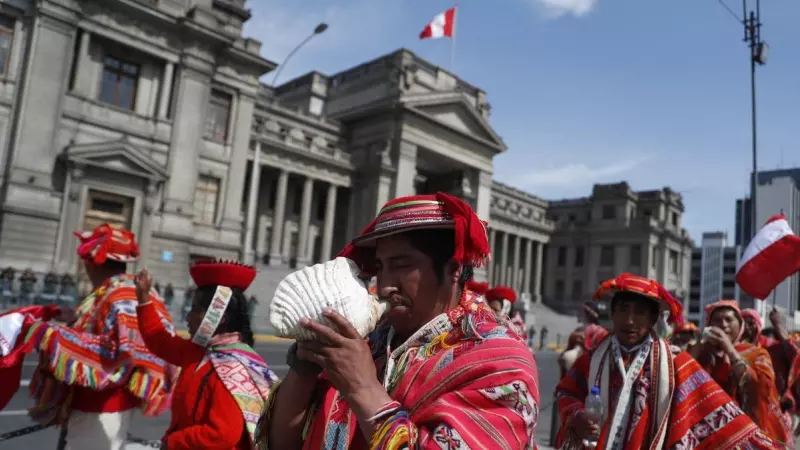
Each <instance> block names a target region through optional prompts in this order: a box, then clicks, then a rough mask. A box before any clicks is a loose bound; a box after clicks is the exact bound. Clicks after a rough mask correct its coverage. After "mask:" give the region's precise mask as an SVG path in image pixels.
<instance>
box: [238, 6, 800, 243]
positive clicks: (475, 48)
mask: <svg viewBox="0 0 800 450" xmlns="http://www.w3.org/2000/svg"><path fill="white" fill-rule="evenodd" d="M726 1H727V4H728V5H729V6H730V7H731V8H732V9H733V10H734V11H736V12H737V13H739V14H741V9H742V5H741V3H740V0H726ZM750 1H751V2H753V0H750ZM763 3H764V4H763V5H762V22H763V23H764V27H763V30H762V37H763V39H764V40H765V41H766V42H767V43H768V44H769V45H770V60H769V62H768V64H767V65H766V66H765V67H761V68H759V70H758V74H757V83H758V119H759V129H758V132H759V168H760V169H762V170H763V169H773V168H777V167H779V166H781V164H782V166H783V167H790V166H800V143H799V142H798V139H797V135H798V133H797V132H795V130H800V126H798V125H800V27H797V24H798V23H800V3H798V2H796V1H793V0H765V1H764V2H763ZM452 4H453V2H450V1H444V0H424V1H423V0H249V2H248V7H250V8H251V9H252V12H253V18H252V19H251V21H250V22H249V23H248V26H247V27H246V29H245V32H246V34H248V35H250V36H253V37H255V38H257V39H260V40H261V41H262V42H263V43H264V46H263V52H262V53H263V56H265V57H267V58H269V59H271V60H273V61H276V62H280V61H282V60H283V58H284V57H285V56H286V55H287V54H288V53H289V51H290V50H291V49H292V48H293V47H294V46H295V45H296V44H297V43H298V42H300V41H301V40H302V39H303V38H304V37H305V36H306V35H308V33H309V32H310V30H312V29H313V28H314V26H315V25H316V24H317V23H319V22H320V21H325V22H327V23H328V24H329V25H330V28H329V30H328V31H327V32H325V34H324V35H322V36H319V37H318V38H316V39H314V40H312V42H311V43H309V45H308V46H307V47H305V48H304V49H303V50H301V51H300V52H299V53H297V54H296V55H295V57H293V58H292V60H291V61H290V62H289V63H288V65H287V66H286V67H285V68H284V71H283V72H282V74H281V81H287V80H289V79H290V78H292V77H294V76H297V75H300V74H303V73H306V72H308V71H310V70H312V69H316V70H319V71H321V72H323V73H335V72H338V71H340V70H343V69H346V68H349V67H352V66H354V65H357V64H359V63H361V62H363V61H366V60H369V59H373V58H376V57H378V56H380V55H383V54H386V53H389V52H391V51H393V50H395V49H397V48H400V47H406V48H408V49H410V50H412V51H413V52H415V53H416V54H417V55H419V56H421V57H423V58H426V59H428V60H430V61H431V62H433V63H435V64H439V65H442V66H444V67H447V66H448V65H449V61H450V60H449V55H450V42H449V40H447V39H439V40H425V41H420V40H419V39H418V37H417V36H418V34H419V32H420V31H421V30H422V28H423V27H424V26H425V25H426V24H427V22H428V21H429V20H430V19H431V18H432V17H433V16H434V15H436V14H437V13H439V12H441V11H443V10H445V9H446V8H448V7H450V6H451V5H452ZM457 33H458V35H457V47H456V62H455V72H456V73H457V74H458V75H459V76H460V77H461V78H463V79H464V80H466V81H468V82H470V83H472V84H474V85H477V86H479V87H481V88H482V89H484V90H485V91H486V92H487V94H488V96H489V101H490V103H491V104H492V117H491V123H492V125H493V126H494V127H495V129H496V130H497V132H498V133H499V134H500V135H501V136H502V137H503V139H504V140H505V142H506V144H507V145H508V147H509V150H508V151H507V152H506V153H504V154H503V155H500V156H498V157H497V158H496V159H495V166H494V167H495V178H496V179H502V180H504V181H506V182H508V183H510V184H513V185H515V186H517V187H519V188H521V189H524V190H526V191H529V192H531V193H533V194H536V195H539V196H541V197H544V198H547V199H559V198H566V197H577V196H584V195H589V194H590V192H591V186H592V184H593V183H596V182H601V183H603V182H614V181H619V180H627V181H628V182H629V183H630V184H631V186H632V187H633V188H634V189H636V190H644V189H656V188H660V187H662V186H670V187H672V188H673V189H675V190H677V191H679V192H681V193H682V194H683V195H684V202H685V205H686V214H685V216H684V226H685V227H686V228H688V229H689V231H690V232H691V233H692V236H693V238H694V239H695V241H696V242H697V243H699V240H700V235H701V233H702V232H703V231H715V230H727V231H728V233H729V240H731V241H732V240H733V220H734V206H735V199H736V198H739V197H741V196H742V195H744V194H745V193H747V192H748V184H747V183H748V181H747V180H748V173H749V171H750V167H751V162H750V90H749V86H750V84H749V83H750V78H749V62H748V59H747V57H748V49H747V48H746V46H745V44H744V43H743V42H742V40H741V39H742V34H743V31H742V27H741V25H740V24H738V23H737V22H736V19H735V18H733V17H732V16H731V15H730V13H728V12H727V11H726V10H725V9H723V8H722V6H720V4H719V3H718V0H670V1H663V0H661V1H650V0H494V1H489V0H461V2H460V14H459V18H458V28H457ZM271 80H272V77H267V78H266V81H269V82H271ZM279 82H280V81H279Z"/></svg>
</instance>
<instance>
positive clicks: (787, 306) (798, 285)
mask: <svg viewBox="0 0 800 450" xmlns="http://www.w3.org/2000/svg"><path fill="white" fill-rule="evenodd" d="M740 205H741V206H740ZM751 209H752V208H751V206H750V201H749V200H747V199H742V200H738V201H737V202H736V212H737V214H736V215H737V218H736V222H737V242H738V239H739V229H740V225H739V224H740V223H741V230H742V245H743V246H745V245H746V243H749V241H750V239H749V238H750V237H751V234H752V232H748V231H751V230H748V229H749V228H750V227H751V225H750V223H751V220H752V213H753V212H752V210H751ZM756 209H757V211H756V224H757V225H758V227H761V226H762V225H763V224H764V223H765V222H766V221H767V220H769V218H770V217H772V216H774V215H775V214H778V213H780V212H783V214H784V215H785V216H786V220H787V221H788V222H789V226H790V227H791V228H792V230H794V231H795V232H797V231H798V230H800V168H794V169H779V170H766V171H762V172H758V186H757V189H756ZM763 300H764V301H763V302H755V305H756V309H758V310H759V312H760V313H761V315H762V318H766V316H767V314H768V313H769V311H770V310H771V309H772V305H773V304H774V305H775V306H776V307H777V308H778V309H779V310H781V311H783V312H785V313H787V314H788V315H789V316H790V319H793V320H792V321H793V322H794V326H795V327H796V326H798V325H800V274H795V275H793V276H791V277H789V278H787V279H786V280H785V281H784V282H783V283H781V284H780V285H779V286H778V287H777V288H776V289H775V291H774V292H773V293H772V295H770V298H768V299H763Z"/></svg>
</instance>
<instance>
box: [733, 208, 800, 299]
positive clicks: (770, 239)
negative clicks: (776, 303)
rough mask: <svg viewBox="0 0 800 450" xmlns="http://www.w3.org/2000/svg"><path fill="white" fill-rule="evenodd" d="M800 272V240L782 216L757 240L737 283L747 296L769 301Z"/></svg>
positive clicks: (749, 248)
mask: <svg viewBox="0 0 800 450" xmlns="http://www.w3.org/2000/svg"><path fill="white" fill-rule="evenodd" d="M798 271H800V237H797V236H795V234H794V233H793V232H792V229H791V228H790V227H789V222H788V221H787V220H786V216H784V215H783V214H782V213H781V214H778V215H776V216H773V217H772V218H770V219H769V220H768V221H767V223H766V224H765V225H764V227H763V228H761V230H759V231H758V234H756V235H755V237H753V240H752V241H750V244H749V245H748V246H747V249H746V250H745V251H744V255H742V259H741V260H740V261H739V266H738V267H737V268H736V282H737V283H738V284H739V287H741V288H742V290H743V291H744V292H746V293H747V295H750V296H752V297H754V298H758V299H762V300H763V299H765V298H767V296H769V294H770V292H772V291H773V290H774V289H775V288H776V287H777V286H778V285H779V284H781V282H783V280H785V279H786V278H787V277H789V276H790V275H792V274H794V273H795V272H798Z"/></svg>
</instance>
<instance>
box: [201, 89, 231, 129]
mask: <svg viewBox="0 0 800 450" xmlns="http://www.w3.org/2000/svg"><path fill="white" fill-rule="evenodd" d="M232 103H233V97H232V96H231V95H230V94H226V93H225V92H221V91H218V90H216V89H212V90H211V99H210V100H209V102H208V113H207V114H206V128H205V138H206V139H211V140H213V141H217V142H226V141H227V140H228V125H229V122H230V116H231V104H232Z"/></svg>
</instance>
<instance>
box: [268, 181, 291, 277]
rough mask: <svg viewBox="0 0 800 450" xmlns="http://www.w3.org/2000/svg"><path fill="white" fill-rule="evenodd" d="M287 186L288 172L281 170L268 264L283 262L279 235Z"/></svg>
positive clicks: (281, 233) (280, 234)
mask: <svg viewBox="0 0 800 450" xmlns="http://www.w3.org/2000/svg"><path fill="white" fill-rule="evenodd" d="M288 187H289V172H287V171H285V170H281V171H280V174H279V175H278V190H277V192H276V195H275V213H274V214H273V215H272V236H271V239H270V241H271V242H270V245H269V265H271V266H280V265H282V264H283V252H282V248H281V242H282V241H281V237H282V235H283V225H284V224H283V222H284V215H285V214H286V189H287V188H288Z"/></svg>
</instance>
